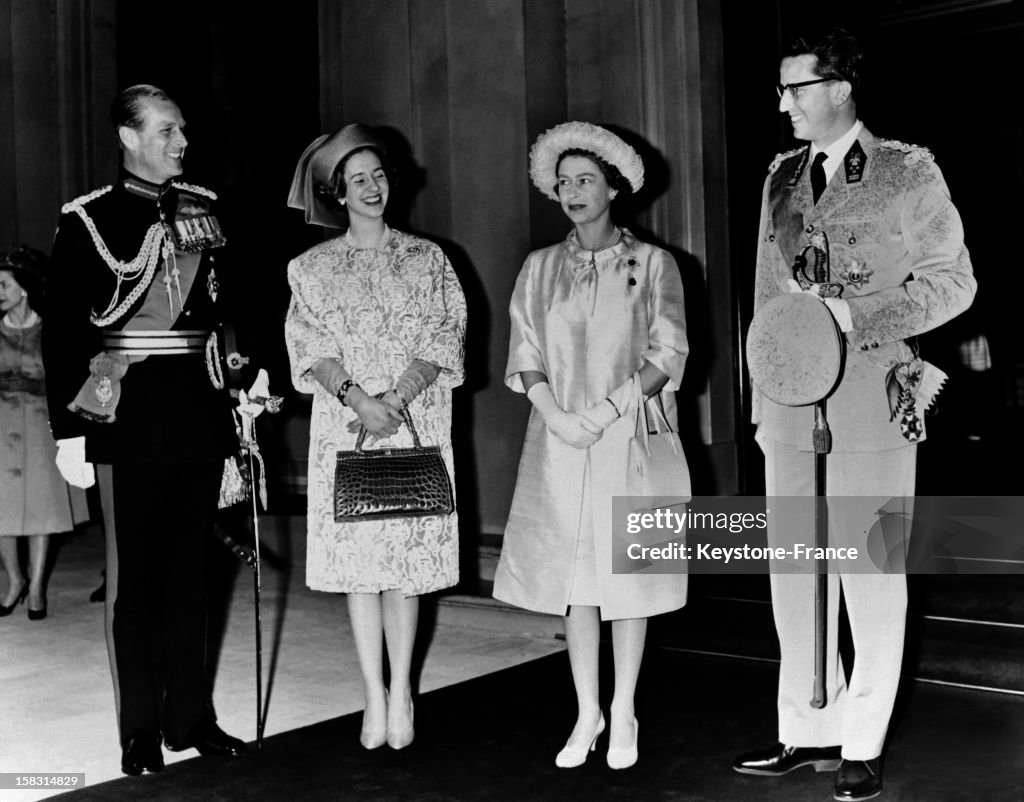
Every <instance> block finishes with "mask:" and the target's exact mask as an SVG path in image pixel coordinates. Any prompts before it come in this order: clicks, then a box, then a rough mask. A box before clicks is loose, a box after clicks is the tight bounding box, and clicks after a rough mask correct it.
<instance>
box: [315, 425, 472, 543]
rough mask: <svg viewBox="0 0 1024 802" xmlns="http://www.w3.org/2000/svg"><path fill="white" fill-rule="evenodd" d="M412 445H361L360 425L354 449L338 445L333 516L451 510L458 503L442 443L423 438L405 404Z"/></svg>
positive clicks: (389, 515) (348, 518) (352, 517)
mask: <svg viewBox="0 0 1024 802" xmlns="http://www.w3.org/2000/svg"><path fill="white" fill-rule="evenodd" d="M402 417H403V418H404V419H405V423H406V425H407V426H408V427H409V431H410V432H412V439H413V442H414V444H415V445H414V446H413V447H412V448H388V447H385V448H377V449H372V450H367V451H364V450H363V441H364V440H365V439H366V429H365V428H360V430H359V437H358V438H357V439H356V448H355V451H339V452H338V457H337V463H336V464H335V468H334V520H335V521H336V522H338V523H340V522H342V521H361V520H364V519H368V518H401V517H410V516H416V515H449V514H450V513H451V512H452V510H454V509H455V503H454V500H453V497H452V485H451V481H450V480H449V478H448V469H447V468H446V467H445V464H444V460H443V459H442V458H441V447H440V446H424V445H421V444H420V437H419V434H417V432H416V427H415V426H414V425H413V422H412V418H411V417H410V416H409V411H408V410H407V409H403V410H402Z"/></svg>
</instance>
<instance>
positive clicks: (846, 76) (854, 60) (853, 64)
mask: <svg viewBox="0 0 1024 802" xmlns="http://www.w3.org/2000/svg"><path fill="white" fill-rule="evenodd" d="M786 55H787V56H788V57H795V56H807V55H810V56H814V57H815V58H816V59H817V64H816V66H815V69H816V71H817V73H818V75H819V76H820V77H822V78H830V79H832V80H834V81H848V82H849V84H850V86H851V87H853V92H852V93H851V95H852V96H854V97H855V96H856V94H857V90H858V89H859V88H860V85H861V62H863V61H864V49H863V48H862V47H861V46H860V42H858V41H857V40H856V38H854V36H853V34H851V33H849V32H848V31H845V30H843V29H842V28H832V29H830V30H828V31H826V32H825V33H824V34H822V35H821V36H818V37H816V38H813V39H808V38H805V37H803V36H800V37H797V38H796V39H794V40H793V42H792V43H791V44H790V46H789V51H788V52H787V53H786Z"/></svg>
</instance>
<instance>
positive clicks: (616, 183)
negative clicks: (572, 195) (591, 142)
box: [555, 148, 633, 195]
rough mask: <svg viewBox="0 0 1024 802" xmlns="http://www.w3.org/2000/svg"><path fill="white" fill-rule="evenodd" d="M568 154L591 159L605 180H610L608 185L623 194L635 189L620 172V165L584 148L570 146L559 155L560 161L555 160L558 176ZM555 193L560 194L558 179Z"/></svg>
mask: <svg viewBox="0 0 1024 802" xmlns="http://www.w3.org/2000/svg"><path fill="white" fill-rule="evenodd" d="M567 156H582V157H583V158H584V159H590V161H592V162H593V163H594V164H596V165H597V167H598V169H599V170H600V171H601V175H603V176H604V180H605V181H607V182H608V186H609V187H611V188H612V189H614V190H617V191H618V192H621V193H622V194H623V195H628V194H630V193H631V192H632V191H633V187H632V186H630V183H629V181H627V180H626V177H625V176H624V175H623V174H622V173H621V172H619V168H618V167H616V166H615V165H614V164H610V163H609V162H606V161H605V160H604V159H602V158H601V157H600V156H598V155H597V154H596V153H593V152H592V151H589V150H583V148H569V149H568V150H563V151H562V152H561V153H560V154H559V155H558V161H557V162H555V175H556V176H557V175H558V168H559V167H561V166H562V159H564V158H566V157H567ZM555 194H556V195H557V194H558V182H557V181H555Z"/></svg>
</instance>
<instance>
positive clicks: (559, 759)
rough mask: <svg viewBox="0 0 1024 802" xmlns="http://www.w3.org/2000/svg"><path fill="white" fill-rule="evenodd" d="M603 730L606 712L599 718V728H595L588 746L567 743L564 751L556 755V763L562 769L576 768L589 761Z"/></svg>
mask: <svg viewBox="0 0 1024 802" xmlns="http://www.w3.org/2000/svg"><path fill="white" fill-rule="evenodd" d="M602 732H604V713H602V714H601V718H599V719H598V720H597V729H595V730H594V737H593V738H591V739H590V743H589V744H588V745H586V746H569V744H568V743H566V745H565V747H564V748H563V749H562V751H561V752H559V753H558V754H557V755H556V756H555V765H556V766H558V768H560V769H574V768H576V767H577V766H582V765H583V764H584V763H586V762H587V755H589V754H590V753H591V752H593V751H594V749H595V748H596V747H597V739H598V738H599V737H600V735H601V733H602Z"/></svg>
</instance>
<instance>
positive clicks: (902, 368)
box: [733, 30, 976, 800]
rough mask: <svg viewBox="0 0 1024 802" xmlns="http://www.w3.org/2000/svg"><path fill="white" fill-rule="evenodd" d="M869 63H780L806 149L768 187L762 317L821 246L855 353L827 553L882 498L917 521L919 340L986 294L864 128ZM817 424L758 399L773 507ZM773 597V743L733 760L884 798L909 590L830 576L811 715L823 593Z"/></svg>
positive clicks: (796, 591) (865, 522) (927, 162)
mask: <svg viewBox="0 0 1024 802" xmlns="http://www.w3.org/2000/svg"><path fill="white" fill-rule="evenodd" d="M861 59H862V51H861V49H860V46H859V44H858V43H857V42H856V40H855V39H853V37H851V36H850V35H849V34H847V33H846V32H845V31H841V30H833V31H831V32H830V33H828V34H827V35H825V36H824V37H822V38H821V39H820V40H819V41H817V42H814V43H810V44H809V43H807V42H806V41H804V40H798V41H797V42H796V43H794V46H793V48H792V49H791V50H790V53H789V55H788V56H786V57H785V58H783V59H782V63H781V69H780V79H779V86H778V91H779V97H780V101H779V111H780V112H782V113H785V114H788V115H789V117H790V120H791V122H792V125H793V133H794V136H795V137H796V138H797V139H800V140H804V141H806V142H809V143H810V144H809V145H805V146H804V147H801V148H799V149H797V150H794V151H791V152H790V153H787V154H784V155H782V156H779V157H778V158H776V160H775V161H774V162H773V164H772V165H771V168H770V171H769V172H770V174H769V176H768V178H767V180H766V181H765V187H764V194H763V197H762V205H761V225H760V240H759V242H758V254H757V269H756V278H755V296H754V309H755V317H756V314H757V311H758V310H759V309H760V308H762V307H764V305H765V304H766V303H767V302H768V301H769V300H771V299H772V298H775V297H776V296H779V295H781V294H783V293H787V292H794V291H795V292H800V291H812V292H813V291H815V289H816V288H815V287H813V286H811V287H808V285H807V283H806V282H804V283H802V284H801V283H798V282H797V281H794V270H793V268H794V264H795V263H796V262H797V261H798V260H797V257H798V256H799V255H800V254H801V253H802V251H803V249H804V248H805V247H806V246H807V245H808V244H810V243H812V242H813V243H818V244H821V243H823V242H825V238H827V241H828V242H829V243H830V253H831V272H832V275H831V280H832V281H833V282H837V283H839V284H841V285H842V287H843V292H842V295H841V297H839V298H828V299H827V300H825V301H824V302H825V303H826V304H827V306H828V308H829V310H830V311H831V312H832V313H833V316H834V317H835V320H836V322H837V324H838V325H839V327H840V329H841V331H842V332H843V336H845V339H846V352H847V357H846V363H845V370H844V372H843V373H842V376H841V379H840V382H839V385H838V387H837V388H836V389H835V391H834V393H833V394H832V395H831V396H829V397H828V401H827V413H828V415H827V417H828V423H829V425H830V427H831V430H832V450H831V453H829V454H828V457H827V493H828V496H829V497H830V498H832V497H836V496H851V497H861V499H862V501H860V502H858V500H856V499H845V500H844V503H843V505H842V512H841V513H840V514H838V515H837V514H836V509H835V507H836V506H839V505H835V504H834V505H833V513H832V516H831V519H830V522H829V524H830V525H829V532H828V535H829V545H830V546H854V547H859V548H860V549H862V550H863V549H866V546H867V543H866V541H867V532H868V531H869V530H870V529H871V527H872V526H873V524H874V523H875V521H876V520H877V516H876V514H875V512H876V510H877V506H875V504H873V503H872V502H873V500H872V499H871V498H870V497H875V499H874V501H875V502H877V497H880V496H881V497H885V498H890V497H894V498H905V499H907V506H908V507H909V506H910V504H911V499H912V497H913V494H914V476H915V460H916V451H917V448H916V444H917V442H919V441H920V440H921V439H922V438H923V436H924V429H923V420H922V414H923V412H924V410H925V409H926V408H927V406H928V405H929V404H930V403H931V397H932V396H933V395H934V393H935V392H937V390H938V388H939V386H940V385H941V382H942V378H943V377H942V375H941V372H940V371H938V370H937V369H935V368H933V367H932V366H930V365H928V364H927V363H925V362H923V361H922V360H920V359H919V358H918V355H917V351H916V345H915V343H914V340H913V337H914V336H915V335H918V334H921V333H923V332H926V331H929V330H930V329H933V328H935V327H936V326H939V325H941V324H942V323H944V322H946V321H948V320H950V319H951V318H953V317H955V316H956V315H958V314H960V313H961V312H963V311H964V310H965V309H967V307H968V306H970V304H971V301H972V299H973V297H974V292H975V288H976V283H975V280H974V276H973V273H972V269H971V263H970V259H969V257H968V254H967V249H966V248H965V246H964V238H963V229H962V226H961V222H960V217H959V215H958V214H957V211H956V208H955V207H954V206H953V203H952V201H951V200H950V197H949V192H948V190H947V188H946V184H945V182H944V181H943V178H942V174H941V173H940V171H939V168H938V167H937V166H936V165H935V163H934V160H933V158H932V155H931V154H930V153H929V152H928V151H927V150H925V149H924V148H919V147H916V146H913V145H906V144H903V143H900V142H894V141H891V140H881V139H877V138H876V137H875V136H873V135H872V134H871V133H869V132H868V130H867V129H866V128H865V127H864V126H863V125H862V124H861V122H860V121H859V120H858V119H857V112H856V102H855V94H856V91H857V88H858V84H859V65H860V62H861ZM822 234H824V237H825V238H823V237H822ZM823 300H824V299H823ZM813 419H814V406H813V405H809V406H783V405H780V404H776V403H773V402H772V401H771V400H769V399H768V398H767V397H765V396H764V395H763V394H762V393H760V392H759V391H758V390H757V389H756V388H755V391H754V414H753V422H754V423H755V424H757V426H758V430H757V438H756V439H757V442H758V443H759V444H760V445H761V448H762V450H763V451H764V454H765V470H766V488H767V493H768V495H769V496H812V495H814V493H815V483H814V461H815V455H814V453H813V444H812V428H813V424H814V420H813ZM846 502H850V503H846ZM805 510H806V514H804V513H803V512H801V513H800V514H799V515H798V516H797V520H795V521H794V520H793V516H790V517H789V518H788V519H787V520H780V519H779V518H772V517H771V516H770V517H769V530H768V538H769V544H770V545H772V546H784V547H792V545H793V543H794V542H802V543H809V542H812V539H813V532H814V519H813V507H812V506H811V505H807V506H806V508H805ZM903 520H904V521H907V518H904V519H903ZM906 525H907V527H908V528H909V524H906ZM907 534H909V531H908V532H907ZM904 542H905V541H904ZM840 582H841V583H842V591H843V594H844V596H845V599H846V606H847V610H848V614H849V620H850V629H851V632H852V636H853V642H854V648H855V650H856V660H855V662H854V666H853V673H852V675H851V678H850V683H849V685H848V686H847V684H846V681H845V676H844V672H843V669H842V666H841V663H840V660H839V658H838V654H837V649H836V630H837V627H836V626H835V624H836V620H837V618H838V608H839V586H840ZM771 587H772V602H773V608H774V615H775V624H776V629H777V631H778V635H779V642H780V647H781V654H782V661H781V666H780V673H779V695H778V711H779V736H778V740H779V743H778V744H776V745H775V746H773V747H770V748H768V749H763V750H760V751H757V752H751V753H748V754H744V755H741V756H739V757H738V758H737V759H736V761H735V763H734V764H733V768H734V769H735V770H736V771H738V772H742V773H745V774H754V775H763V776H778V775H782V774H786V773H788V772H789V771H792V770H793V769H796V768H799V767H801V766H813V767H814V768H815V769H816V770H817V771H826V770H831V769H833V768H837V769H838V771H837V772H836V775H835V785H834V797H835V799H837V800H864V799H871V798H872V797H875V796H877V795H878V794H880V793H881V789H882V761H881V754H882V747H883V742H884V740H885V734H886V730H887V728H888V725H889V718H890V716H891V714H892V709H893V703H894V701H895V696H896V688H897V684H898V681H899V676H900V664H901V660H902V655H903V638H904V629H905V617H906V615H905V614H906V605H907V592H906V577H905V574H903V573H901V572H896V573H881V572H876V573H844V572H843V571H842V568H841V567H839V568H837V567H836V566H832V568H830V573H829V576H828V601H829V604H828V614H827V618H828V621H829V627H828V631H829V636H828V642H827V644H828V645H827V650H826V656H827V657H826V661H827V663H826V664H827V668H826V671H825V680H826V688H827V693H826V697H825V701H826V704H825V706H824V707H823V708H822V709H815V708H813V707H811V705H810V703H809V702H810V699H811V695H812V684H813V676H814V659H813V658H814V654H813V651H814V650H813V645H814V611H813V604H812V600H813V598H814V576H812V575H806V574H804V575H796V574H783V573H775V572H774V571H773V573H772V576H771Z"/></svg>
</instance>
